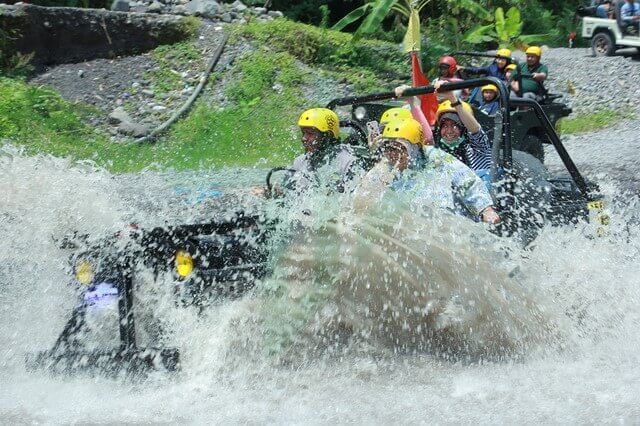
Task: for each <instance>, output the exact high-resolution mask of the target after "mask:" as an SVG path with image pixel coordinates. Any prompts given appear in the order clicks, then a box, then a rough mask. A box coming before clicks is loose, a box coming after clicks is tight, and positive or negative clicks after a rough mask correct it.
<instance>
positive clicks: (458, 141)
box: [440, 136, 464, 151]
mask: <svg viewBox="0 0 640 426" xmlns="http://www.w3.org/2000/svg"><path fill="white" fill-rule="evenodd" d="M462 142H464V136H460V137H459V138H458V139H456V140H454V141H453V142H446V141H445V139H444V138H442V137H441V138H440V144H441V145H442V146H443V147H445V148H446V149H447V150H450V151H454V150H455V149H456V148H457V147H459V146H460V144H461V143H462Z"/></svg>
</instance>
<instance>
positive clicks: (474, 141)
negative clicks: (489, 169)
mask: <svg viewBox="0 0 640 426" xmlns="http://www.w3.org/2000/svg"><path fill="white" fill-rule="evenodd" d="M469 144H470V145H471V147H472V148H473V150H474V151H478V152H480V153H481V155H482V156H488V157H489V158H491V143H489V137H488V136H487V134H486V133H485V132H484V130H482V129H480V130H478V131H477V132H475V133H471V132H469Z"/></svg>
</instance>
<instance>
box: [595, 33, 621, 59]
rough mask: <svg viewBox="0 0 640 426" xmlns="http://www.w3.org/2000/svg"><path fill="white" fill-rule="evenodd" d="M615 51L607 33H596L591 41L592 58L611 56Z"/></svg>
mask: <svg viewBox="0 0 640 426" xmlns="http://www.w3.org/2000/svg"><path fill="white" fill-rule="evenodd" d="M615 50H616V46H615V44H614V43H613V39H612V38H611V36H610V35H609V34H607V33H598V34H596V35H594V36H593V38H592V39H591V53H592V54H593V56H596V57H602V56H611V55H613V53H614V52H615Z"/></svg>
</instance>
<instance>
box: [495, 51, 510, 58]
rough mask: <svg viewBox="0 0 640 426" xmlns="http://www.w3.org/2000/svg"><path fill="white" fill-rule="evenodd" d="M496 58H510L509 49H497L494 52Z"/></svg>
mask: <svg viewBox="0 0 640 426" xmlns="http://www.w3.org/2000/svg"><path fill="white" fill-rule="evenodd" d="M496 55H497V56H502V57H504V58H510V57H511V51H510V50H509V49H498V51H497V52H496Z"/></svg>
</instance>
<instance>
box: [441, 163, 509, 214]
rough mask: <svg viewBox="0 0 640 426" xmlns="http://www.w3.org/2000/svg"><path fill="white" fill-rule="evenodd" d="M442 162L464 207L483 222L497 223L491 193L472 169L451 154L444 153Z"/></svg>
mask: <svg viewBox="0 0 640 426" xmlns="http://www.w3.org/2000/svg"><path fill="white" fill-rule="evenodd" d="M446 155H447V157H446V158H445V161H444V164H445V165H446V167H447V168H449V169H450V170H451V172H452V173H451V183H452V184H453V191H454V192H455V194H456V195H457V196H458V198H459V200H460V201H462V203H463V204H464V206H465V208H466V209H467V210H468V211H469V212H470V213H471V214H473V215H475V216H480V217H481V218H482V220H483V221H484V222H487V223H494V224H495V223H498V222H500V216H498V214H497V213H496V211H495V210H494V208H493V200H492V199H491V194H489V191H488V190H487V187H486V186H485V184H484V182H483V181H482V179H480V178H479V177H478V175H476V174H475V173H474V172H473V170H471V169H470V168H469V167H467V166H466V165H464V164H463V163H462V162H461V161H459V160H457V159H456V158H454V157H453V156H451V155H449V154H446Z"/></svg>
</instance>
